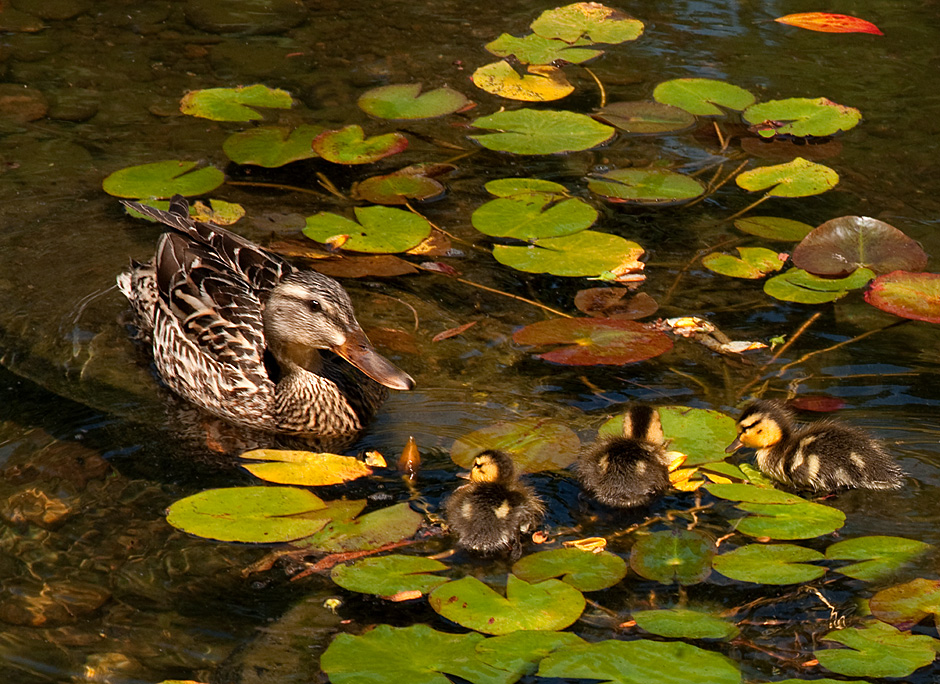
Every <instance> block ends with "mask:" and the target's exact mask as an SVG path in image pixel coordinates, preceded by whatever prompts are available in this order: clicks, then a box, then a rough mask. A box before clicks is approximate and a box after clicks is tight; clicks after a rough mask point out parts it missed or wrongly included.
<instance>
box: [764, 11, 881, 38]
mask: <svg viewBox="0 0 940 684" xmlns="http://www.w3.org/2000/svg"><path fill="white" fill-rule="evenodd" d="M774 21H776V22H778V23H781V24H789V25H790V26H797V27H799V28H803V29H807V30H809V31H819V32H820V33H871V34H874V35H876V36H883V35H884V34H883V33H882V32H881V29H879V28H878V27H877V26H875V25H874V24H873V23H871V22H870V21H866V20H865V19H860V18H859V17H850V16H848V15H846V14H832V13H831V12H799V13H797V14H787V15H785V16H782V17H777V18H776V19H774Z"/></svg>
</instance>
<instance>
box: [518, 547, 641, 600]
mask: <svg viewBox="0 0 940 684" xmlns="http://www.w3.org/2000/svg"><path fill="white" fill-rule="evenodd" d="M512 572H513V574H514V575H515V576H516V577H518V578H519V579H524V580H525V581H526V582H540V581H542V580H546V579H550V578H552V577H561V579H562V581H564V582H567V583H568V584H570V585H571V586H573V587H574V588H575V589H577V590H579V591H600V590H601V589H606V588H607V587H612V586H614V585H615V584H617V583H618V582H619V581H620V580H622V579H623V578H624V576H625V575H626V574H627V563H626V561H624V560H623V558H621V557H620V556H616V555H614V554H612V553H608V552H607V551H602V552H601V553H591V552H590V551H582V550H580V549H577V548H571V549H551V550H549V551H540V552H539V553H534V554H532V555H530V556H526V557H525V558H522V559H520V560H519V561H517V562H516V564H515V565H513V566H512Z"/></svg>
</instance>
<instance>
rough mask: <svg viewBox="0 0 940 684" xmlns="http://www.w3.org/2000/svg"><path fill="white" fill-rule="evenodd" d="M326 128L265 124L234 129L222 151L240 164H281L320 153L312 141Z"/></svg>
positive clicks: (310, 157) (273, 166)
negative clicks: (314, 147) (237, 131)
mask: <svg viewBox="0 0 940 684" xmlns="http://www.w3.org/2000/svg"><path fill="white" fill-rule="evenodd" d="M322 132H323V126H298V127H297V128H295V129H294V130H291V129H289V128H284V127H281V126H261V127H258V128H252V129H249V130H247V131H242V132H240V133H233V134H232V135H230V136H229V137H227V138H226V139H225V142H224V143H222V151H223V152H225V155H226V156H227V157H228V158H229V159H231V160H232V161H233V162H235V163H236V164H254V165H255V166H263V167H265V168H267V169H273V168H277V167H279V166H284V165H285V164H290V163H291V162H295V161H299V160H301V159H312V158H314V157H316V156H317V153H316V152H314V151H313V148H312V147H311V144H312V143H313V140H314V138H316V137H317V136H318V135H320V133H322Z"/></svg>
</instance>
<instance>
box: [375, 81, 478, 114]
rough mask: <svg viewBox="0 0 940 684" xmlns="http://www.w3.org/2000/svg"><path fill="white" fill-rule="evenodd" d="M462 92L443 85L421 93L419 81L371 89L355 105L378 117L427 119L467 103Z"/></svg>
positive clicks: (451, 111)
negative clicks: (357, 104)
mask: <svg viewBox="0 0 940 684" xmlns="http://www.w3.org/2000/svg"><path fill="white" fill-rule="evenodd" d="M468 102H469V101H468V100H467V98H466V97H464V95H463V94H462V93H459V92H457V91H456V90H453V89H452V88H448V87H446V86H445V87H443V88H437V89H436V90H429V91H428V92H426V93H423V94H422V93H421V84H420V83H405V84H400V85H387V86H380V87H378V88H373V89H372V90H369V91H367V92H365V93H363V94H362V96H361V97H360V98H359V108H360V109H362V110H363V111H364V112H366V113H367V114H371V115H372V116H376V117H379V118H382V119H431V118H434V117H436V116H444V115H445V114H452V113H453V112H456V111H458V110H460V109H463V108H464V107H466V106H467V104H468Z"/></svg>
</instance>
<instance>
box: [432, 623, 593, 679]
mask: <svg viewBox="0 0 940 684" xmlns="http://www.w3.org/2000/svg"><path fill="white" fill-rule="evenodd" d="M582 644H584V639H582V638H581V637H579V636H577V635H575V634H572V633H571V632H546V631H540V630H526V631H520V632H512V633H510V634H507V635H505V636H497V637H490V638H489V639H486V640H484V641H481V642H480V643H478V644H477V649H476V652H477V657H478V658H479V659H480V660H482V661H483V662H485V663H487V664H489V665H492V666H493V667H497V668H499V669H500V670H502V671H504V672H505V673H507V674H506V680H505V681H506V684H511V683H512V682H515V681H516V680H517V679H518V678H519V677H521V676H523V675H533V674H535V671H536V669H538V664H539V662H540V661H542V660H543V659H544V658H545V657H547V656H548V655H550V654H551V653H554V652H555V651H558V650H561V649H563V648H571V647H573V646H580V645H582ZM474 681H480V680H474ZM441 684H444V682H441ZM481 684H489V680H487V682H486V683H483V682H481ZM494 684H497V683H496V682H494Z"/></svg>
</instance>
